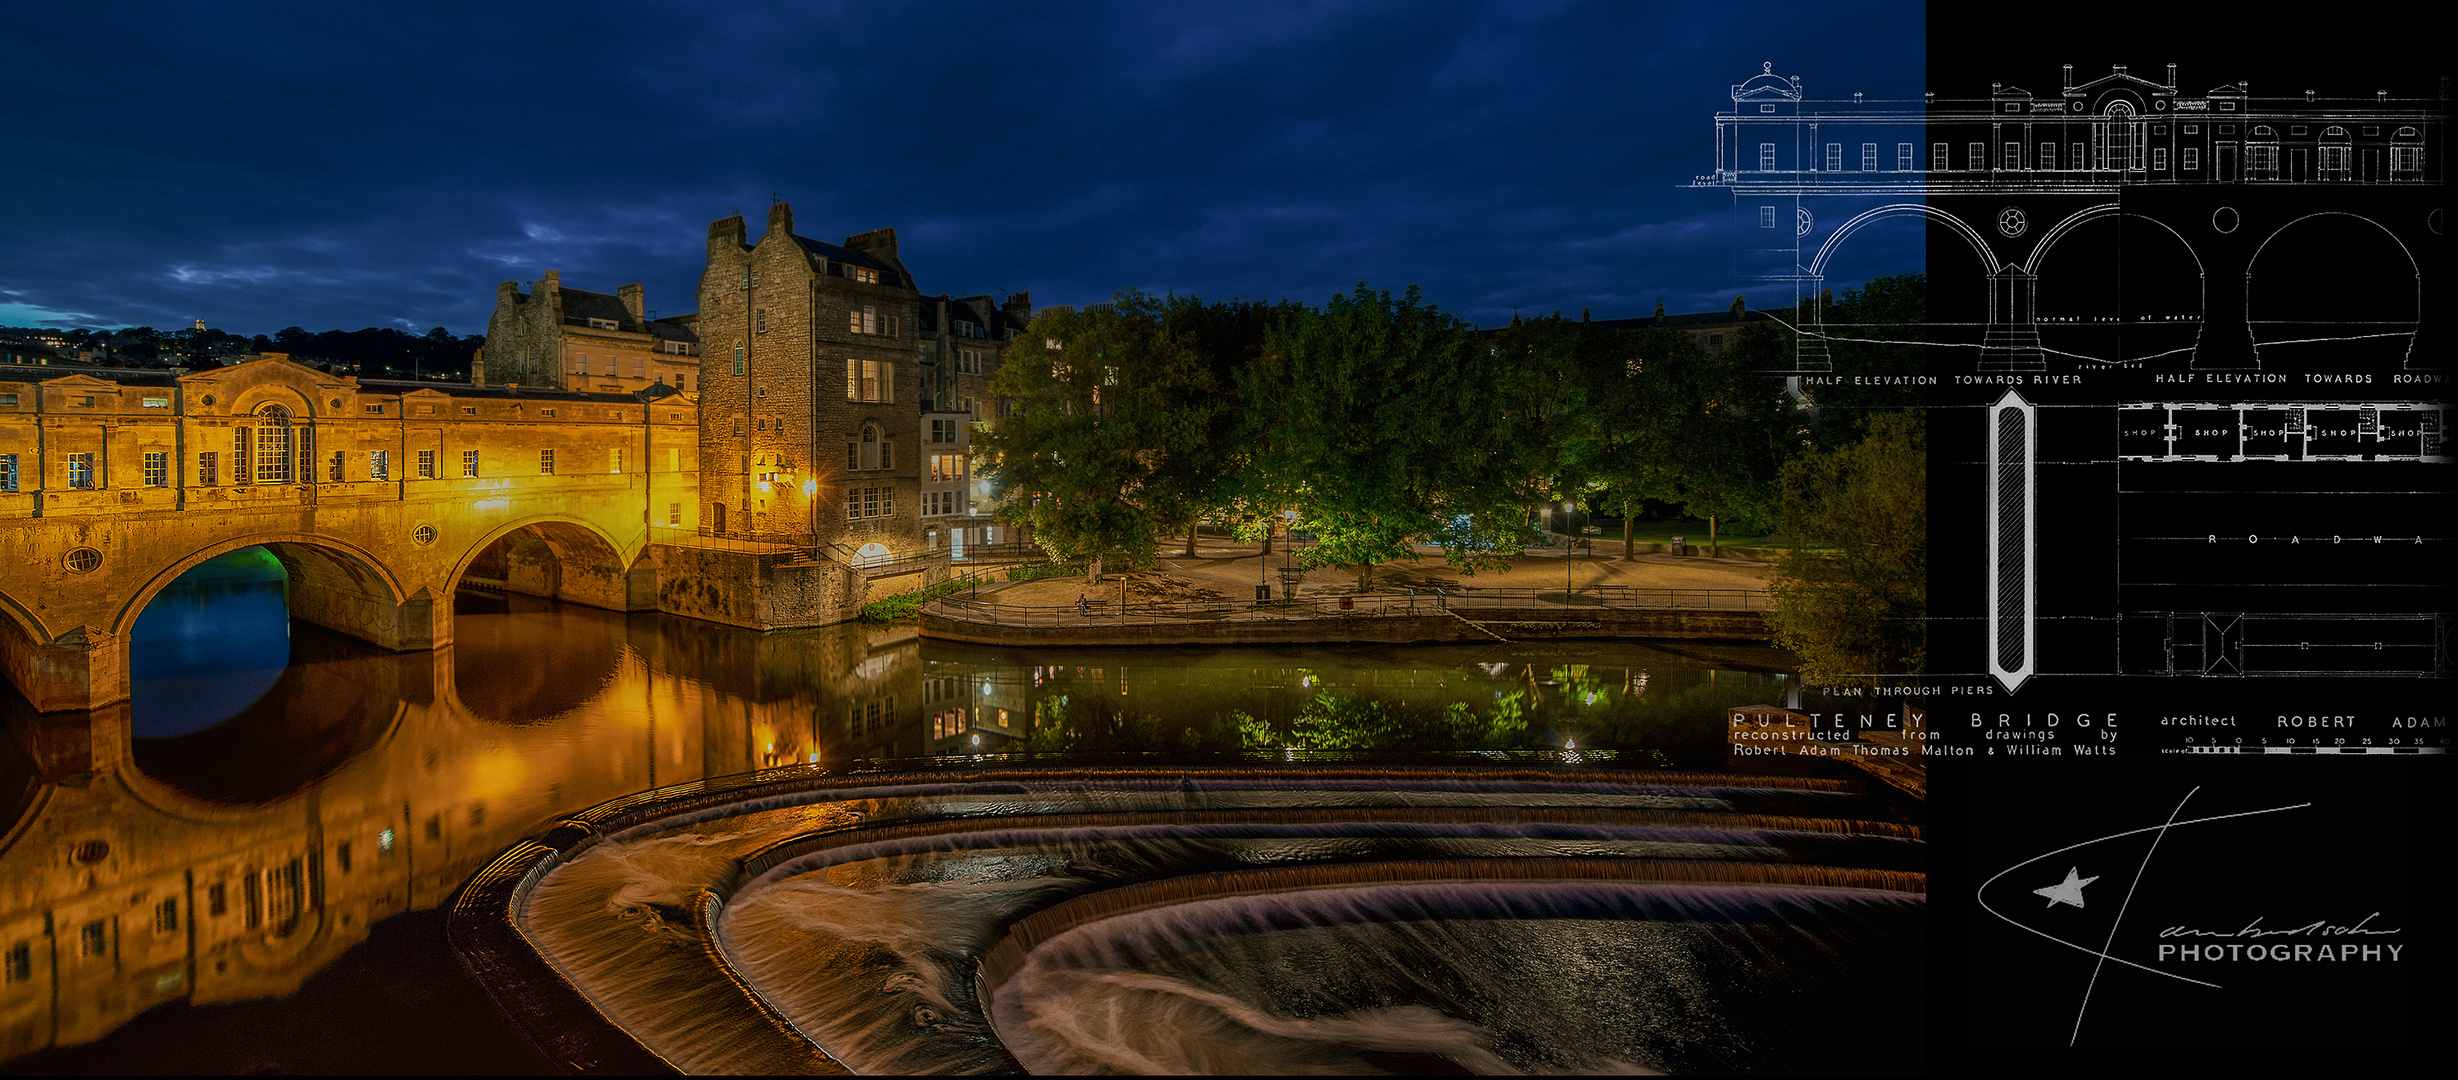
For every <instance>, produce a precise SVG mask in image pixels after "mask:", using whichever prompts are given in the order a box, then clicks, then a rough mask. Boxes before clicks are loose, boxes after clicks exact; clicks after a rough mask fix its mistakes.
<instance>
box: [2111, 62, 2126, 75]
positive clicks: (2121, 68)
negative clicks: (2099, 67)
mask: <svg viewBox="0 0 2458 1080" xmlns="http://www.w3.org/2000/svg"><path fill="white" fill-rule="evenodd" d="M2108 67H2109V69H2110V70H2112V71H2114V72H2116V73H2117V74H2119V75H2123V74H2125V65H2123V64H2110V65H2108Z"/></svg>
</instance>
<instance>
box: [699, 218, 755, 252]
mask: <svg viewBox="0 0 2458 1080" xmlns="http://www.w3.org/2000/svg"><path fill="white" fill-rule="evenodd" d="M743 235H744V233H743V216H742V215H741V214H736V215H734V216H733V217H728V218H718V219H717V220H715V221H712V222H709V223H708V253H709V254H711V255H715V254H716V253H717V248H718V245H721V244H731V245H733V248H732V249H731V250H734V251H740V250H742V249H743V248H746V247H749V246H750V245H749V244H747V243H745V242H744V240H743Z"/></svg>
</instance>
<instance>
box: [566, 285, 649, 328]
mask: <svg viewBox="0 0 2458 1080" xmlns="http://www.w3.org/2000/svg"><path fill="white" fill-rule="evenodd" d="M557 291H558V292H560V293H561V295H562V297H563V321H565V322H567V323H574V322H577V323H585V322H587V321H589V320H590V319H606V320H608V321H611V322H613V323H614V324H615V327H616V328H617V329H620V330H629V331H631V332H632V333H635V334H638V333H645V332H646V331H645V330H643V329H642V328H641V325H640V320H638V319H635V318H633V317H632V309H631V308H629V307H626V306H625V305H624V303H623V298H622V297H620V296H616V295H614V294H613V293H602V292H590V291H589V290H587V289H575V288H571V287H569V286H565V287H562V288H560V289H558V290H557Z"/></svg>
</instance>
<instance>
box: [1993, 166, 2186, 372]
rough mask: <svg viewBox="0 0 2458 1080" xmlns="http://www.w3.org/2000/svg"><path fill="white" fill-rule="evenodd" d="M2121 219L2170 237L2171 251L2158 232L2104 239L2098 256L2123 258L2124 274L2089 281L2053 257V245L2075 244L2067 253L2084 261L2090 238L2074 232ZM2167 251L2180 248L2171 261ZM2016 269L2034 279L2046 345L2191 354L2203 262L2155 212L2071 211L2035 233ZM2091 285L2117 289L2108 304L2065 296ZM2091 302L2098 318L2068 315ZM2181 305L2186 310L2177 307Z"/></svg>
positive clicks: (2121, 358) (2108, 353) (2113, 355)
mask: <svg viewBox="0 0 2458 1080" xmlns="http://www.w3.org/2000/svg"><path fill="white" fill-rule="evenodd" d="M2121 219H2122V220H2124V221H2130V222H2140V223H2146V224H2148V225H2150V226H2155V227H2157V229H2158V233H2164V234H2165V235H2166V236H2167V237H2168V238H2169V239H2171V240H2173V241H2174V242H2175V243H2174V247H2173V249H2169V250H2163V249H2164V248H2166V245H2162V244H2160V243H2159V241H2158V238H2157V237H2158V234H2145V235H2144V236H2140V237H2130V238H2127V239H2125V240H2124V241H2122V242H2121V244H2120V243H2111V245H2110V246H2109V247H2108V248H2107V250H2106V251H2104V252H2102V253H2101V255H2102V257H2103V258H2105V259H2107V260H2109V265H2115V260H2117V259H2118V258H2120V257H2122V259H2123V261H2124V263H2123V264H2124V266H2125V268H2126V269H2125V273H2124V274H2123V275H2122V276H2121V277H2120V276H2117V275H2106V276H2105V277H2104V278H2101V279H2093V280H2088V281H2086V280H2080V279H2078V278H2077V277H2076V276H2075V275H2073V274H2071V273H2070V272H2068V270H2066V269H2063V268H2066V267H2067V263H2066V262H2061V261H2059V260H2057V259H2055V258H2052V253H2054V252H2057V251H2058V250H2059V249H2060V245H2062V244H2069V243H2080V244H2082V245H2083V250H2081V251H2079V252H2069V253H2068V254H2069V255H2071V256H2072V257H2073V258H2080V259H2086V260H2087V259H2090V258H2091V257H2092V252H2091V249H2090V237H2089V236H2087V235H2086V236H2085V237H2084V238H2083V239H2082V240H2080V241H2076V240H2074V237H2075V234H2076V233H2077V232H2078V231H2079V230H2083V229H2085V228H2088V227H2090V226H2093V225H2100V224H2103V223H2104V224H2106V225H2108V226H2111V227H2113V226H2115V225H2117V224H2119V223H2120V220H2121ZM2171 251H2182V252H2183V253H2184V259H2183V260H2181V261H2179V260H2174V259H2173V258H2172V256H2171ZM2163 259H2166V260H2167V261H2163ZM2022 270H2023V273H2024V274H2025V275H2027V276H2029V277H2030V278H2031V279H2032V280H2033V283H2034V295H2035V303H2036V304H2037V305H2038V311H2037V312H2035V317H2037V318H2040V320H2041V321H2040V332H2041V334H2042V335H2043V339H2044V342H2045V343H2046V344H2047V345H2048V347H2049V349H2050V351H2053V352H2058V353H2060V354H2063V355H2065V356H2067V357H2068V358H2071V359H2088V360H2098V361H2105V362H2120V363H2122V362H2134V361H2151V360H2158V359H2160V358H2163V357H2176V356H2185V357H2191V356H2194V355H2197V354H2198V350H2199V349H2200V347H2201V343H2202V331H2203V326H2204V321H2205V318H2206V316H2207V313H2208V312H2209V310H2210V271H2209V264H2208V263H2206V262H2205V261H2204V260H2203V257H2202V252H2200V251H2198V250H2196V249H2195V248H2194V244H2193V241H2192V240H2190V239H2188V238H2187V237H2186V235H2185V233H2184V232H2183V231H2181V230H2179V229H2178V228H2177V227H2176V226H2175V225H2173V224H2170V223H2169V222H2167V221H2165V220H2162V219H2161V218H2159V217H2157V216H2154V215H2150V214H2145V213H2141V212H2139V211H2132V210H2126V209H2124V208H2123V207H2122V206H2120V205H2119V204H2117V203H2100V204H2098V205H2094V206H2089V207H2085V208H2083V209H2081V210H2077V211H2075V212H2074V213H2072V214H2068V215H2066V216H2065V217H2064V218H2063V219H2061V220H2059V221H2058V222H2057V223H2056V224H2055V225H2053V226H2051V227H2049V228H2048V229H2047V230H2046V231H2045V232H2043V233H2041V234H2040V240H2039V243H2038V244H2037V245H2035V246H2034V247H2033V248H2032V250H2031V253H2030V255H2029V256H2028V257H2027V258H2026V259H2025V260H2024V263H2023V268H2022ZM2188 274H2190V276H2191V280H2190V281H2188V280H2186V277H2187V275H2188ZM2094 287H2098V288H2103V289H2107V288H2113V289H2116V290H2118V296H2117V299H2116V301H2115V302H2114V305H2113V306H2112V307H2102V305H2100V304H2094V303H2093V302H2091V300H2090V299H2089V298H2084V299H2081V300H2077V298H2076V297H2074V296H2073V295H2071V294H2072V293H2073V292H2074V291H2075V290H2077V289H2081V290H2085V291H2088V290H2089V289H2091V288H2094ZM2095 307H2096V308H2101V310H2103V311H2104V312H2105V314H2104V315H2103V316H2102V317H2101V318H2099V319H2096V320H2095V319H2077V318H2074V317H2072V316H2075V315H2079V314H2083V313H2084V312H2083V309H2091V308H2095ZM2187 307H2190V308H2191V310H2190V312H2187V311H2185V310H2184V309H2185V308H2187ZM2059 309H2074V310H2059ZM2042 313H2045V314H2042Z"/></svg>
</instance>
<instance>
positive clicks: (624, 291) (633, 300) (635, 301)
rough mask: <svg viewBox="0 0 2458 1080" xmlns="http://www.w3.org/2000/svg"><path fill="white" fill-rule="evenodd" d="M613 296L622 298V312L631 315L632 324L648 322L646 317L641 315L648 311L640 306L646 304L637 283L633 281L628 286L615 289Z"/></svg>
mask: <svg viewBox="0 0 2458 1080" xmlns="http://www.w3.org/2000/svg"><path fill="white" fill-rule="evenodd" d="M615 295H616V296H619V297H622V298H623V310H625V311H628V312H631V313H632V321H633V322H647V321H648V318H647V316H646V315H644V314H643V312H645V311H647V310H648V309H646V308H644V307H642V306H641V305H642V304H643V303H645V302H646V297H645V296H644V295H643V294H642V292H641V288H640V283H639V282H636V281H635V282H633V283H631V284H629V285H625V286H622V287H620V288H617V289H616V290H615Z"/></svg>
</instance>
